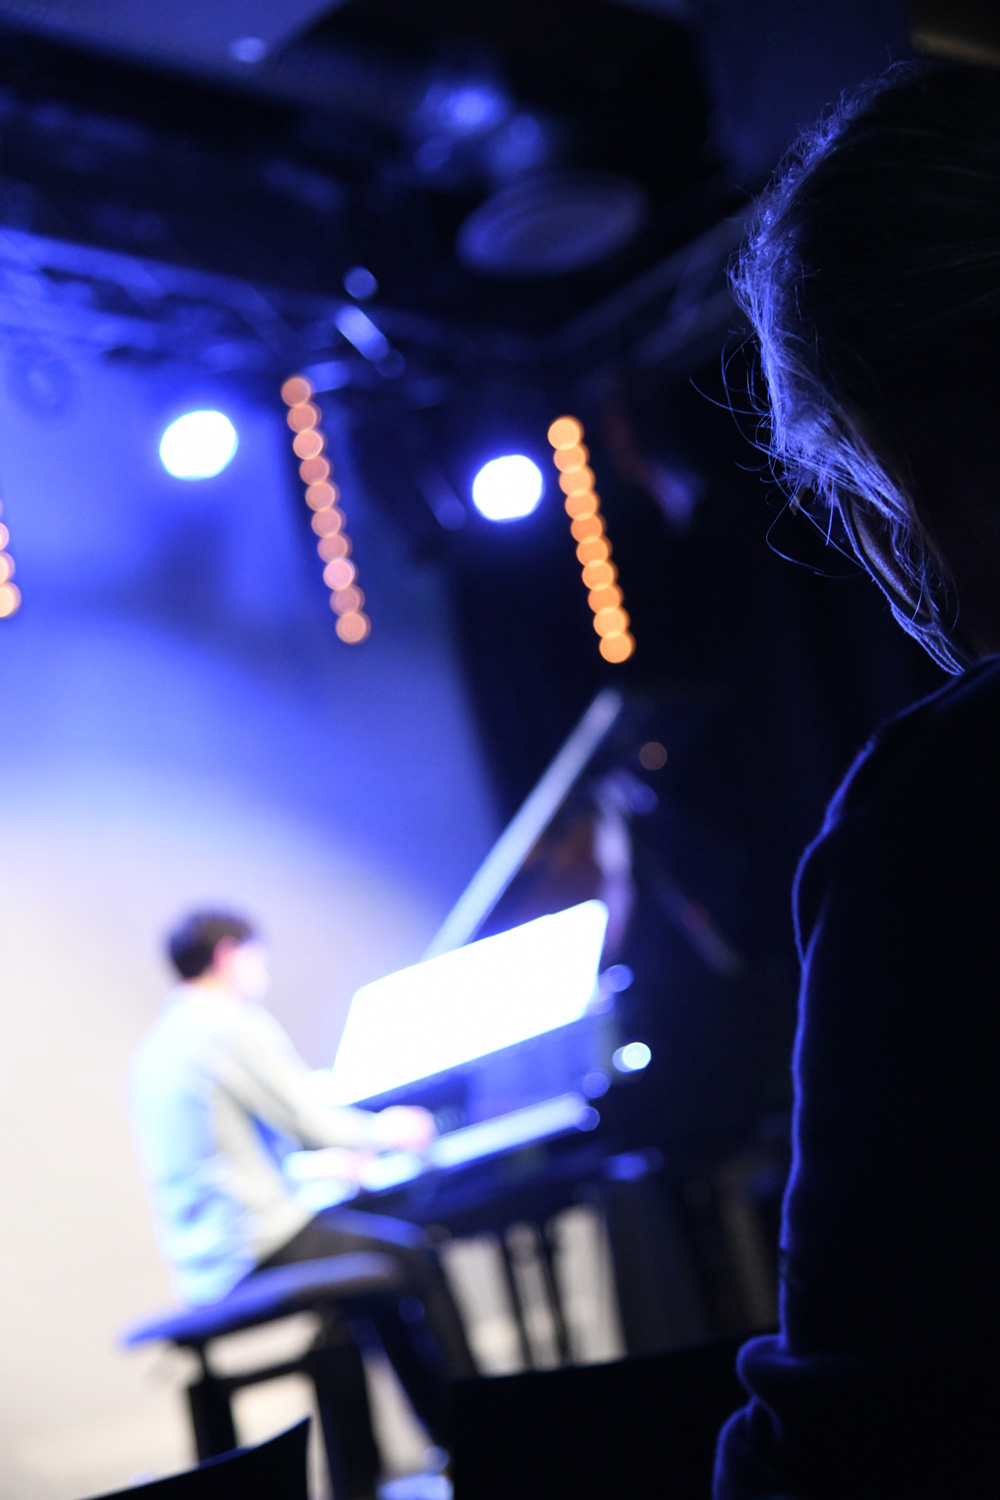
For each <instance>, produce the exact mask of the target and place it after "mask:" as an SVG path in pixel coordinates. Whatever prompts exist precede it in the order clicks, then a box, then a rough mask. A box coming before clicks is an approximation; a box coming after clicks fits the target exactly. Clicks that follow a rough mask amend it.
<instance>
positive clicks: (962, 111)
mask: <svg viewBox="0 0 1000 1500" xmlns="http://www.w3.org/2000/svg"><path fill="white" fill-rule="evenodd" d="M733 286H734V290H735V293H736V296H737V300H738V301H739V303H740V305H741V306H742V307H743V309H744V311H745V312H746V314H747V316H748V317H749V319H750V322H751V324H752V326H753V329H754V331H755V333H756V336H757V339H758V340H759V344H760V357H761V366H762V370H763V374H764V377H765V379H766V383H767V389H768V409H767V411H766V414H765V431H766V441H767V445H768V447H769V450H770V452H771V455H772V457H773V459H774V460H775V463H776V468H777V470H778V472H779V477H780V478H781V480H782V482H783V483H784V484H785V486H786V487H787V488H788V489H789V491H790V492H791V494H792V496H793V502H794V503H796V504H798V505H801V506H802V507H803V508H804V509H805V510H807V512H808V513H809V514H810V515H811V516H812V517H813V518H814V519H816V520H817V521H818V522H819V523H820V524H821V525H822V526H823V527H824V529H825V530H826V531H827V534H828V536H832V535H833V533H839V535H840V539H841V540H842V542H843V544H845V545H846V546H847V547H849V548H850V549H851V550H853V552H854V553H855V555H856V556H857V557H858V559H859V560H860V562H861V563H862V565H863V566H864V567H865V568H866V569H867V571H868V572H869V573H870V574H871V576H872V577H873V578H874V579H875V581H876V582H877V583H878V584H879V586H880V587H881V588H882V589H883V591H884V593H885V594H886V596H887V597H888V599H889V603H890V605H891V607H892V611H893V614H894V615H895V617H896V619H897V620H898V621H899V623H900V624H901V625H902V626H903V628H904V629H905V630H906V631H908V632H909V634H911V635H913V636H915V637H916V638H917V639H918V640H919V641H920V642H921V644H922V645H923V646H924V647H925V648H926V649H927V650H928V651H929V652H930V654H931V655H932V656H933V657H934V658H935V659H936V660H937V661H938V662H939V663H940V664H941V665H942V666H943V667H944V668H946V670H948V671H952V672H957V671H960V670H961V669H962V668H963V667H964V666H965V665H967V664H968V662H969V660H970V659H971V656H972V655H973V654H974V653H973V652H972V651H971V650H970V647H969V643H968V641H967V640H963V638H962V630H961V624H960V620H959V602H960V601H959V599H958V597H957V592H956V589H955V584H954V580H953V578H952V577H951V575H950V573H949V569H948V563H947V561H946V558H945V556H944V552H943V550H942V547H941V535H942V531H944V532H945V534H947V526H946V524H945V522H946V517H945V516H943V515H942V514H941V513H940V509H939V507H940V505H941V503H942V501H941V498H940V496H937V495H936V494H935V493H934V486H933V485H927V484H924V485H923V486H922V485H921V482H920V479H921V475H920V467H919V464H918V463H915V462H914V456H913V455H914V448H915V447H916V446H917V444H916V443H915V442H914V438H915V434H916V433H917V431H918V426H919V424H921V423H923V425H924V426H925V427H926V424H927V414H928V413H932V414H933V413H934V412H935V411H936V412H938V413H940V414H941V417H942V428H943V429H944V426H945V420H944V414H945V412H946V411H947V412H949V413H961V412H962V411H963V410H964V409H968V408H969V406H970V403H971V405H972V406H973V407H975V408H976V409H981V408H982V405H983V391H984V388H985V389H986V390H989V389H990V388H992V390H993V391H995V392H996V394H997V400H998V403H1000V380H998V376H997V370H998V360H1000V74H997V73H995V72H993V71H991V70H988V69H980V68H972V67H960V66H955V65H931V64H907V65H903V66H901V67H897V68H894V69H892V70H890V72H889V73H888V74H887V75H886V76H885V77H884V78H882V79H880V80H878V81H877V82H875V83H873V84H870V85H868V86H866V87H865V88H864V89H862V90H861V91H860V92H859V93H857V94H856V95H854V96H853V97H851V98H849V99H845V100H844V101H842V102H841V104H840V105H839V106H838V107H837V109H836V110H835V111H833V112H832V113H831V114H830V115H829V117H828V118H826V119H824V120H823V121H821V122H820V124H819V125H817V126H816V127H815V128H814V129H813V130H811V131H809V132H808V133H807V134H806V135H805V136H804V137H803V138H802V140H800V141H799V143H798V144H797V146H796V147H795V148H794V149H793V151H792V152H791V154H790V155H789V157H788V158H787V159H786V161H785V162H784V164H783V165H782V167H781V169H780V170H779V173H778V176H777V178H776V181H775V183H774V185H773V187H772V188H771V189H770V190H769V191H768V193H766V194H765V196H764V198H763V199H762V201H761V204H760V206H759V210H758V214H757V217H756V222H755V224H754V227H753V229H752V231H751V234H750V237H749V240H748V242H747V244H746V246H745V248H744V250H743V252H742V254H741V256H740V258H739V261H738V263H737V265H736V266H735V268H734V271H733ZM992 420H993V421H994V422H997V423H1000V411H996V412H995V415H994V416H993V418H992ZM942 441H945V439H944V438H942ZM976 504H977V505H980V506H981V507H982V510H983V536H984V539H985V538H986V536H987V534H989V535H990V536H991V537H992V538H993V539H994V540H995V539H996V538H997V536H998V535H1000V531H998V528H1000V476H998V477H997V487H996V492H995V506H996V512H997V514H995V515H993V516H992V517H989V516H987V515H986V514H985V511H986V509H988V497H982V498H981V499H980V498H977V500H976ZM936 507H938V508H936ZM984 544H985V542H984ZM997 586H998V590H1000V576H998V580H997Z"/></svg>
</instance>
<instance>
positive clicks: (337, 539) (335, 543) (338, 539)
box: [316, 531, 351, 563]
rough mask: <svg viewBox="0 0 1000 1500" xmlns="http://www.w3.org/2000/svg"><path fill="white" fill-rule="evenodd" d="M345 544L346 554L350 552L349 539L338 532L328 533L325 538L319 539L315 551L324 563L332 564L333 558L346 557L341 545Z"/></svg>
mask: <svg viewBox="0 0 1000 1500" xmlns="http://www.w3.org/2000/svg"><path fill="white" fill-rule="evenodd" d="M343 542H346V543H347V552H350V550H351V543H350V538H349V537H346V536H344V535H343V533H342V532H340V531H328V532H327V534H326V536H323V537H320V539H319V541H318V542H317V544H316V551H317V552H318V553H319V555H320V557H321V558H322V559H323V561H324V562H325V563H328V562H333V559H334V558H335V557H346V556H347V552H345V551H344V548H343V545H342V543H343Z"/></svg>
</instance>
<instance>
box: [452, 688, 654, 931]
mask: <svg viewBox="0 0 1000 1500" xmlns="http://www.w3.org/2000/svg"><path fill="white" fill-rule="evenodd" d="M624 706H625V699H624V698H623V696H622V694H621V693H619V692H617V691H616V690H615V689H614V688H605V689H604V691H603V692H600V693H598V695H597V697H596V698H595V699H594V701H593V702H592V703H591V705H590V707H589V708H588V709H587V712H586V713H585V714H584V716H583V718H582V719H581V720H580V722H579V724H577V726H576V728H575V729H574V730H573V732H572V733H571V734H570V736H569V738H568V739H567V740H566V742H565V743H564V744H563V746H562V748H561V749H560V750H559V752H558V754H557V755H556V757H555V759H554V760H553V761H552V763H551V765H550V766H549V767H548V769H547V770H546V771H545V773H544V774H543V776H542V778H541V780H540V781H539V782H538V783H537V784H536V786H535V787H534V788H533V789H532V791H531V792H530V793H529V794H528V796H527V798H526V799H525V801H524V802H523V803H522V805H521V807H520V808H519V809H518V811H517V812H516V813H515V814H514V817H513V818H512V819H511V821H510V823H508V825H507V827H506V828H505V829H504V831H503V833H502V834H501V835H500V837H499V838H498V839H497V841H496V843H495V844H494V845H493V848H492V849H491V850H490V852H489V854H487V856H486V858H485V859H484V860H483V863H482V864H481V865H480V867H479V869H478V870H477V871H476V873H475V875H473V877H472V879H471V881H470V882H469V884H468V885H467V886H466V888H465V890H464V891H463V892H462V894H461V896H460V897H459V898H458V900H457V902H456V903H455V905H454V907H453V908H452V910H451V911H450V912H449V913H448V915H447V917H446V918H445V920H444V922H443V923H442V925H441V927H440V928H439V930H438V932H437V933H436V934H435V936H434V938H433V939H432V940H431V942H430V944H429V945H428V947H427V950H426V952H425V953H424V955H423V956H424V958H425V959H428V958H434V957H435V956H436V955H438V954H440V953H447V952H449V951H450V950H451V949H453V948H460V947H462V946H463V945H464V944H466V943H468V942H470V940H471V939H472V938H473V937H475V936H476V934H477V933H478V932H479V931H480V930H481V928H482V927H483V924H484V923H485V922H486V920H487V918H488V917H489V916H490V913H491V912H492V911H493V909H494V908H495V907H496V906H497V904H498V902H499V901H500V900H501V898H502V897H503V896H504V894H505V892H506V891H507V890H508V888H509V887H510V885H511V883H512V882H513V881H514V879H515V878H516V877H517V876H518V875H519V874H520V872H521V871H522V869H523V868H524V866H525V864H526V862H527V861H528V859H529V856H531V855H532V852H533V851H535V850H536V848H537V846H538V844H539V842H540V840H541V839H542V837H543V835H544V834H545V833H546V831H547V830H548V829H549V828H550V827H551V825H552V823H553V820H554V819H555V818H556V817H557V815H558V814H559V812H560V811H561V810H562V809H563V808H564V807H565V805H566V803H567V802H568V800H569V798H570V796H571V794H572V792H573V790H574V788H575V787H576V786H577V784H578V783H579V781H580V778H581V777H582V776H583V775H584V773H585V772H586V771H587V768H588V767H589V766H590V765H591V763H592V761H593V759H594V756H595V755H596V753H597V751H598V750H599V749H600V747H601V746H602V745H603V744H604V742H605V741H606V739H607V737H608V735H609V733H610V731H611V729H612V727H613V726H614V725H615V724H616V723H617V721H618V719H619V718H620V716H621V713H622V709H623V708H624ZM572 837H573V835H572V833H571V834H570V841H571V842H572ZM587 853H588V855H589V849H588V851H587ZM600 887H601V881H600V879H599V878H595V879H594V880H593V885H592V889H590V890H587V891H580V892H579V893H578V894H577V893H574V895H573V896H570V897H569V899H557V900H556V901H555V903H554V906H555V909H559V908H562V907H565V906H569V905H571V904H573V902H574V899H575V900H577V901H579V900H582V899H583V898H584V896H586V895H592V896H599V895H603V894H604V892H603V891H602V890H601V888H600ZM552 909H553V907H552V906H550V905H548V904H547V903H546V904H544V905H543V906H542V908H541V910H537V909H536V910H534V911H531V912H524V913H523V915H521V917H520V920H522V921H523V920H525V918H526V917H527V916H529V915H530V916H533V917H537V916H540V915H542V914H543V912H544V911H546V910H552ZM515 920H516V919H515ZM503 925H508V926H512V925H514V924H513V923H511V922H508V923H507V924H503Z"/></svg>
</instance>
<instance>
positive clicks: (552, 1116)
mask: <svg viewBox="0 0 1000 1500" xmlns="http://www.w3.org/2000/svg"><path fill="white" fill-rule="evenodd" d="M599 1119H600V1116H599V1115H598V1113H597V1110H596V1109H594V1107H593V1106H592V1105H590V1104H588V1103H587V1101H586V1099H584V1098H583V1097H582V1096H581V1095H580V1094H560V1095H558V1097H556V1098H555V1099H544V1100H542V1101H541V1102H540V1103H538V1104H527V1105H525V1106H524V1107H523V1108H522V1109H514V1110H511V1112H510V1113H509V1114H506V1115H498V1116H497V1117H496V1118H495V1119H493V1120H480V1121H478V1122H477V1123H476V1124H474V1125H463V1126H460V1127H459V1129H458V1130H451V1131H449V1132H448V1133H447V1134H446V1135H441V1136H438V1138H437V1140H434V1141H432V1142H431V1144H430V1145H429V1146H428V1148H427V1150H426V1151H425V1152H422V1153H421V1154H419V1155H418V1154H417V1153H415V1152H412V1151H387V1152H385V1153H384V1154H383V1155H382V1156H376V1157H375V1158H374V1160H372V1161H370V1162H369V1163H368V1164H367V1165H366V1167H365V1168H364V1170H363V1171H362V1173H361V1183H360V1190H364V1191H366V1192H369V1193H384V1192H386V1191H387V1189H389V1188H394V1187H399V1186H400V1185H401V1184H402V1183H404V1182H413V1181H414V1179H415V1178H417V1177H420V1176H422V1175H423V1173H424V1172H430V1171H447V1170H448V1169H449V1168H453V1167H464V1166H467V1165H468V1164H469V1163H470V1162H475V1161H482V1160H484V1159H485V1158H487V1157H490V1156H499V1155H500V1153H501V1152H504V1151H512V1150H514V1149H515V1148H516V1147H518V1146H530V1145H532V1144H533V1143H534V1142H535V1141H545V1140H551V1139H552V1138H553V1137H554V1136H557V1135H565V1134H568V1133H569V1132H570V1131H573V1130H593V1129H594V1127H595V1126H596V1125H597V1124H598V1122H599ZM311 1154H312V1153H311V1152H309V1151H295V1152H293V1153H292V1154H291V1155H290V1156H287V1157H286V1158H285V1173H286V1175H287V1177H288V1178H289V1180H290V1182H291V1183H292V1185H293V1187H294V1188H295V1191H296V1196H297V1197H298V1198H299V1200H300V1201H301V1202H302V1203H303V1204H304V1205H305V1206H306V1207H309V1208H312V1209H313V1210H314V1211H316V1212H318V1211H319V1210H320V1209H321V1208H331V1207H333V1206H334V1205H335V1204H337V1203H345V1202H347V1201H348V1199H350V1198H353V1197H355V1196H356V1195H357V1193H358V1191H359V1188H358V1187H356V1186H355V1185H354V1184H353V1183H349V1182H344V1181H343V1180H339V1179H337V1180H333V1179H327V1180H317V1179H315V1178H312V1179H309V1180H304V1179H306V1178H307V1176H308V1158H309V1157H310V1156H311ZM299 1163H301V1169H300V1168H299Z"/></svg>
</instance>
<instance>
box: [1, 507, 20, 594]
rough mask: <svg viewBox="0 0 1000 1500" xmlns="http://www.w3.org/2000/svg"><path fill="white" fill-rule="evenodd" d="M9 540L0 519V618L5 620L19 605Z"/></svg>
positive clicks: (18, 590)
mask: <svg viewBox="0 0 1000 1500" xmlns="http://www.w3.org/2000/svg"><path fill="white" fill-rule="evenodd" d="M0 515H3V504H2V503H0ZM9 541H10V532H9V531H8V530H7V527H6V526H5V525H4V524H3V522H2V521H0V620H5V619H6V618H7V617H8V615H14V614H16V613H17V611H18V610H19V609H20V607H21V590H20V589H19V588H18V586H17V584H16V583H12V582H11V579H12V578H13V577H14V559H13V558H12V557H11V555H10V553H9V552H8V551H7V543H8V542H9Z"/></svg>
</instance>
